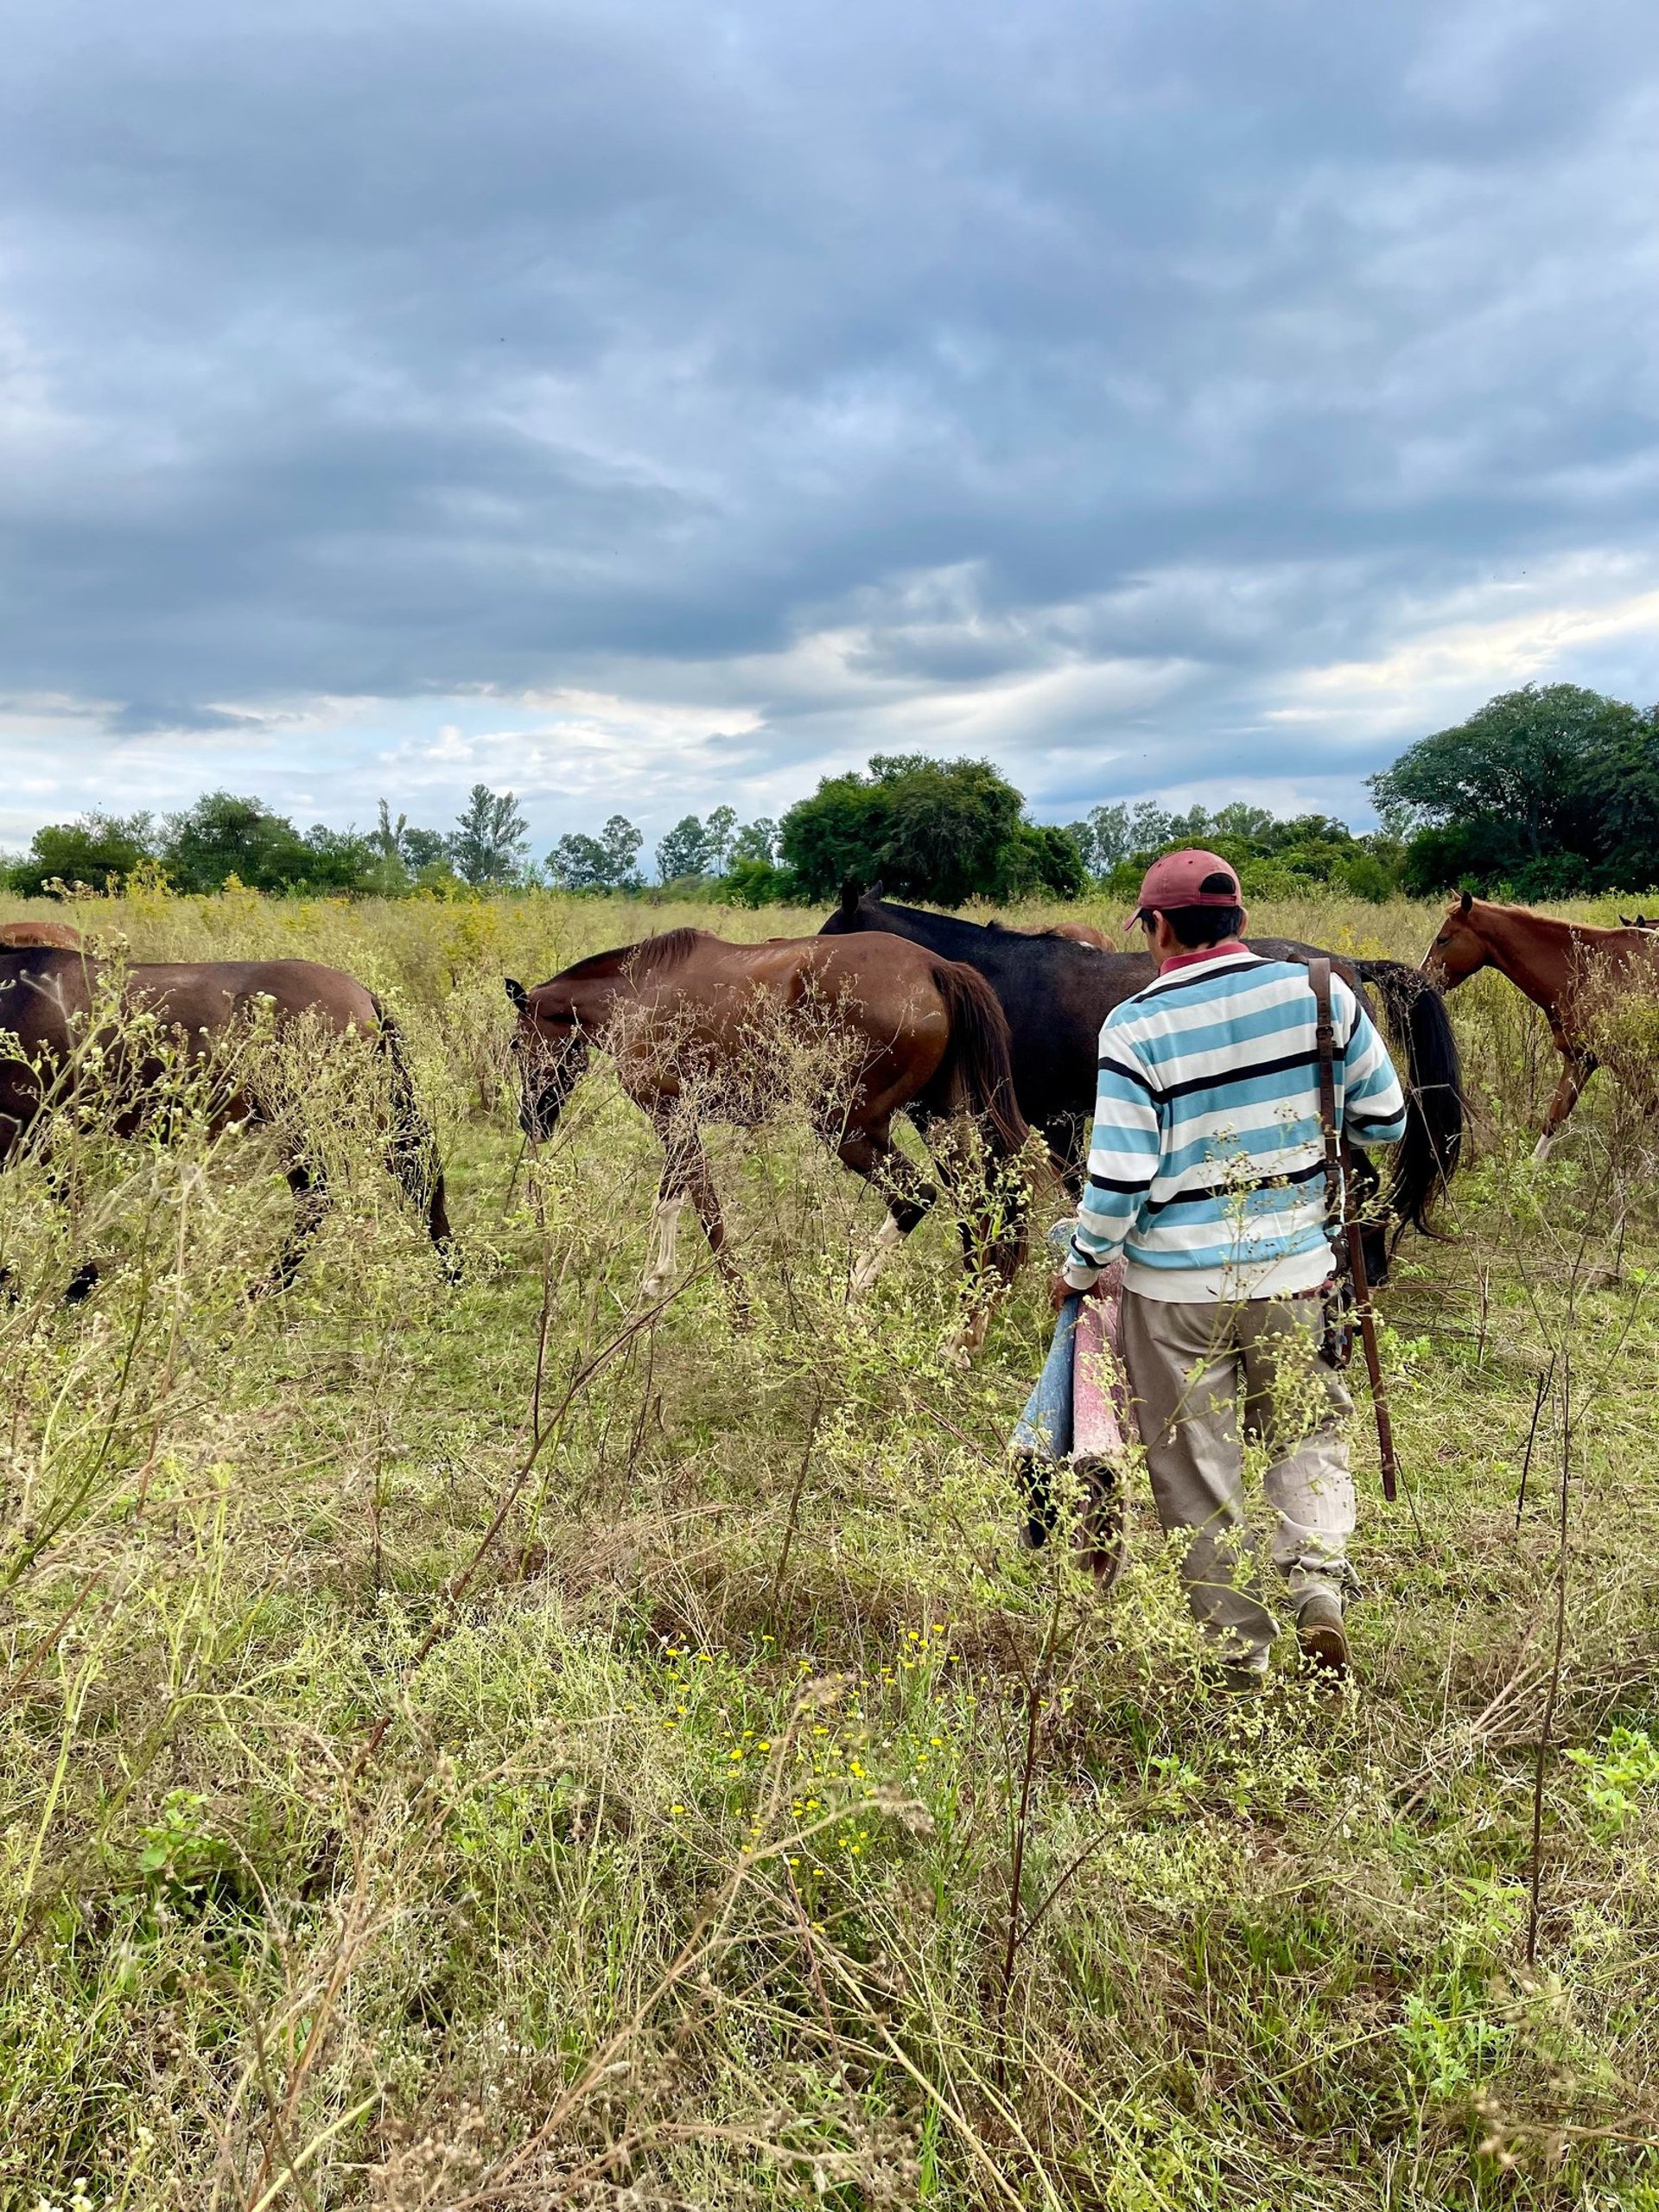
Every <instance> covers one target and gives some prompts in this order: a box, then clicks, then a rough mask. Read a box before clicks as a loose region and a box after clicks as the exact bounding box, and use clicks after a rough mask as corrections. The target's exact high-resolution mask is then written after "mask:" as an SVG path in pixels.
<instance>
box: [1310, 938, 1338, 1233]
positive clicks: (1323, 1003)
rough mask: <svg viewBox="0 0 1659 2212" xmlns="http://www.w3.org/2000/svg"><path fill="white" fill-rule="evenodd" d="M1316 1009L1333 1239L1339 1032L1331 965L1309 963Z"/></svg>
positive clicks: (1315, 1032) (1321, 1118)
mask: <svg viewBox="0 0 1659 2212" xmlns="http://www.w3.org/2000/svg"><path fill="white" fill-rule="evenodd" d="M1307 980H1308V982H1309V983H1310V984H1311V985H1312V987H1313V1005H1314V1009H1315V1016H1314V1023H1313V1041H1314V1045H1315V1046H1316V1048H1317V1050H1318V1052H1319V1125H1320V1127H1321V1128H1323V1130H1324V1132H1325V1218H1326V1220H1327V1221H1328V1222H1329V1224H1330V1226H1331V1230H1332V1235H1333V1236H1334V1235H1335V1234H1336V1233H1337V1231H1338V1230H1339V1229H1340V1227H1341V1225H1342V1140H1341V1137H1340V1136H1339V1135H1338V1130H1337V1033H1336V1027H1335V1024H1334V1022H1333V1021H1332V1014H1331V963H1330V962H1329V960H1327V959H1325V958H1323V957H1321V958H1319V959H1315V960H1310V961H1309V962H1308V963H1307Z"/></svg>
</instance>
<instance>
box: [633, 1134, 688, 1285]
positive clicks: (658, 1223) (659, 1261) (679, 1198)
mask: <svg viewBox="0 0 1659 2212" xmlns="http://www.w3.org/2000/svg"><path fill="white" fill-rule="evenodd" d="M670 1173H671V1171H669V1170H668V1169H666V1168H665V1169H664V1172H663V1179H662V1182H661V1183H660V1184H659V1185H658V1191H657V1205H656V1208H655V1210H654V1211H653V1212H652V1217H651V1258H650V1261H649V1262H647V1264H646V1268H645V1275H644V1277H643V1279H642V1281H641V1282H640V1285H639V1303H640V1304H641V1305H642V1306H654V1305H655V1304H656V1303H657V1300H658V1299H659V1298H665V1297H666V1296H667V1295H668V1293H669V1291H670V1290H671V1288H672V1287H673V1283H674V1275H675V1270H676V1268H677V1264H678V1254H679V1243H680V1216H681V1214H682V1213H683V1211H685V1200H686V1192H685V1191H684V1190H683V1189H680V1190H675V1191H671V1189H670V1188H669V1181H670Z"/></svg>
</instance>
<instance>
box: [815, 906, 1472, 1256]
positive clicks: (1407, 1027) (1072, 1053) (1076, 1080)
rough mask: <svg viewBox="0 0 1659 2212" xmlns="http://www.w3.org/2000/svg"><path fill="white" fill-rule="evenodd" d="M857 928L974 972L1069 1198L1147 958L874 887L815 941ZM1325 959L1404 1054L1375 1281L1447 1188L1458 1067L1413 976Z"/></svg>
mask: <svg viewBox="0 0 1659 2212" xmlns="http://www.w3.org/2000/svg"><path fill="white" fill-rule="evenodd" d="M858 930H887V931H892V932H893V934H894V935H895V936H898V937H907V938H914V940H915V941H916V942H917V943H918V944H925V945H926V946H927V947H928V948H929V950H931V951H934V952H938V953H943V954H944V957H945V958H946V959H947V960H959V961H961V962H963V963H964V964H965V965H966V966H968V967H969V968H977V969H978V970H979V972H980V974H981V975H982V976H984V978H985V980H986V982H988V983H989V985H990V987H991V988H992V989H993V990H994V991H995V993H996V995H997V997H998V998H999V999H1000V1000H1001V1003H1002V1010H1003V1012H1004V1014H1006V1015H1007V1021H1008V1031H1009V1035H1010V1038H1011V1039H1012V1043H1013V1059H1014V1095H1015V1096H1016V1097H1017V1098H1018V1100H1019V1102H1020V1111H1021V1112H1022V1113H1023V1114H1024V1115H1025V1117H1026V1119H1027V1121H1028V1122H1030V1123H1031V1125H1032V1127H1033V1128H1037V1129H1040V1130H1041V1131H1042V1133H1043V1135H1044V1137H1045V1139H1046V1141H1047V1144H1048V1147H1049V1150H1050V1152H1051V1154H1052V1156H1053V1159H1054V1162H1055V1165H1056V1166H1057V1167H1058V1170H1059V1172H1060V1173H1061V1175H1062V1176H1063V1177H1064V1179H1065V1182H1066V1184H1067V1185H1068V1186H1069V1187H1070V1188H1071V1189H1072V1190H1073V1191H1075V1190H1077V1189H1078V1188H1080V1187H1081V1185H1082V1179H1083V1168H1084V1157H1085V1154H1086V1150H1087V1145H1088V1135H1089V1129H1090V1124H1091V1122H1092V1119H1093V1116H1094V1107H1095V1083H1096V1073H1097V1068H1098V1060H1099V1049H1100V1048H1099V1038H1100V1027H1101V1024H1102V1022H1103V1021H1104V1020H1105V1019H1106V1017H1107V1015H1108V1014H1109V1013H1110V1012H1111V1010H1112V1008H1113V1007H1115V1006H1117V1005H1118V1004H1120V1003H1121V1001H1123V1000H1124V999H1127V998H1129V997H1131V996H1133V995H1134V994H1135V992H1136V991H1140V990H1144V989H1145V988H1146V987H1147V984H1148V983H1150V982H1152V980H1153V976H1154V972H1155V971H1154V966H1153V962H1152V958H1151V956H1150V954H1148V953H1144V952H1102V951H1098V950H1096V948H1095V947H1094V946H1093V945H1088V944H1077V942H1076V941H1075V940H1074V939H1072V938H1064V937H1056V936H1052V935H1047V934H1045V933H1043V932H1041V931H1037V932H1032V931H1025V930H1010V929H1004V928H1002V927H1001V925H1000V924H999V923H996V922H964V921H962V920H959V919H958V918H957V917H956V916H955V915H953V914H935V913H931V912H928V911H927V910H926V909H925V908H924V907H920V906H895V905H893V903H892V901H891V900H888V899H883V898H882V896H881V886H880V884H879V883H877V884H874V885H872V886H871V887H870V889H869V890H868V891H867V892H864V893H860V891H859V890H858V888H857V887H856V886H855V885H853V884H849V885H848V886H847V887H846V889H845V890H844V891H843V892H842V899H841V905H840V906H839V907H838V909H837V910H836V912H834V913H833V914H831V915H830V917H829V920H828V921H827V922H825V923H824V925H823V931H822V932H821V934H822V935H823V936H826V937H839V936H843V935H846V934H848V933H849V932H851V931H858ZM1249 942H1250V949H1251V950H1252V951H1254V952H1258V953H1261V954H1262V955H1263V956H1264V957H1267V958H1268V959H1272V960H1310V959H1313V957H1315V956H1316V955H1318V954H1319V951H1320V947H1319V946H1318V945H1310V944H1291V943H1289V942H1288V941H1287V940H1286V939H1284V938H1251V939H1250V941H1249ZM1329 957H1330V959H1331V962H1332V966H1333V967H1334V968H1335V969H1336V970H1337V972H1338V975H1340V976H1342V978H1343V979H1344V982H1346V983H1347V984H1348V985H1349V987H1350V988H1351V989H1353V990H1355V991H1357V992H1358V993H1359V995H1360V996H1361V998H1362V1000H1364V1001H1365V1003H1366V1005H1367V1007H1368V1008H1369V1007H1370V1001H1369V999H1367V998H1366V988H1367V986H1369V987H1370V988H1371V989H1372V990H1374V991H1375V992H1376V996H1377V998H1378V1000H1379V1001H1381V1003H1382V1006H1383V1012H1384V1014H1385V1015H1386V1017H1387V1019H1388V1020H1389V1025H1390V1026H1391V1027H1393V1028H1395V1030H1396V1031H1397V1032H1398V1033H1399V1034H1400V1035H1401V1036H1402V1039H1403V1042H1404V1045H1405V1048H1406V1063H1407V1083H1406V1134H1405V1135H1404V1136H1403V1137H1402V1140H1401V1141H1400V1142H1399V1144H1398V1145H1396V1146H1395V1155H1394V1173H1393V1178H1392V1180H1391V1182H1390V1185H1389V1199H1388V1209H1389V1214H1390V1215H1391V1217H1393V1221H1394V1224H1395V1226H1394V1237H1393V1239H1389V1240H1385V1239H1384V1237H1383V1236H1382V1235H1381V1234H1380V1233H1378V1234H1376V1235H1373V1236H1367V1239H1366V1247H1367V1249H1366V1255H1365V1256H1366V1262H1367V1265H1368V1267H1369V1268H1370V1269H1371V1271H1372V1274H1373V1279H1374V1280H1375V1281H1382V1279H1383V1274H1385V1273H1386V1270H1387V1259H1388V1253H1389V1249H1391V1244H1392V1242H1393V1241H1395V1240H1397V1238H1398V1236H1399V1235H1400V1232H1401V1230H1402V1229H1403V1228H1404V1227H1405V1226H1406V1224H1410V1225H1411V1226H1412V1227H1414V1228H1415V1229H1419V1230H1422V1231H1423V1232H1424V1233H1425V1234H1426V1235H1430V1236H1432V1235H1433V1234H1434V1231H1433V1229H1432V1227H1431V1225H1430V1222H1429V1209H1430V1207H1431V1206H1432V1205H1433V1201H1434V1199H1435V1198H1436V1196H1437V1195H1438V1194H1439V1192H1440V1190H1441V1189H1442V1188H1443V1186H1444V1185H1446V1183H1447V1182H1448V1181H1449V1180H1450V1179H1451V1177H1452V1171H1453V1170H1454V1169H1455V1167H1456V1166H1457V1163H1458V1154H1459V1150H1460V1149H1461V1147H1462V1143H1463V1120H1464V1093H1463V1073H1462V1065H1461V1062H1460V1060H1459V1055H1458V1042H1457V1039H1456V1037H1455V1036H1454V1035H1453V1033H1452V1024H1451V1021H1450V1019H1449V1018H1448V1016H1447V1014H1446V1001H1444V999H1443V998H1442V997H1441V996H1440V993H1439V991H1437V990H1436V989H1435V988H1434V987H1433V984H1432V983H1430V982H1428V981H1427V978H1426V977H1424V976H1421V975H1420V974H1419V973H1418V971H1417V970H1416V969H1414V968H1408V967H1406V966H1405V965H1404V963H1402V962H1401V961H1398V960H1349V959H1346V958H1344V957H1343V956H1341V955H1340V954H1337V953H1332V954H1331V955H1330V956H1329ZM1354 1166H1355V1173H1356V1180H1357V1183H1358V1184H1359V1185H1360V1187H1361V1190H1362V1192H1363V1193H1364V1194H1365V1195H1366V1196H1369V1195H1370V1192H1375V1191H1376V1188H1377V1187H1378V1177H1377V1174H1376V1169H1375V1167H1373V1166H1372V1165H1371V1162H1370V1160H1369V1159H1368V1158H1367V1157H1366V1155H1365V1154H1364V1153H1363V1152H1362V1151H1361V1150H1360V1149H1359V1148H1358V1147H1357V1146H1356V1147H1355V1148H1354Z"/></svg>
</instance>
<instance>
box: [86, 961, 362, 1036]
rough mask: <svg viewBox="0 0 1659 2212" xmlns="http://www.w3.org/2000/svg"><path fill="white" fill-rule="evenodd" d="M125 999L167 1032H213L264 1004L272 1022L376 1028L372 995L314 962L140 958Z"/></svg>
mask: <svg viewBox="0 0 1659 2212" xmlns="http://www.w3.org/2000/svg"><path fill="white" fill-rule="evenodd" d="M127 995H128V997H129V999H130V1000H131V1001H133V1002H134V1003H135V1004H137V1005H139V1006H143V1007H146V1008H148V1009H149V1010H152V1011H153V1012H155V1013H156V1014H159V1015H160V1016H161V1018H162V1020H164V1021H165V1022H166V1023H167V1024H168V1027H172V1028H178V1029H183V1030H186V1031H188V1032H191V1033H197V1034H204V1033H205V1034H212V1033H213V1032H214V1031H216V1030H219V1029H223V1028H225V1027H226V1026H227V1025H228V1024H229V1023H230V1022H232V1021H233V1020H236V1019H237V1017H238V1015H241V1014H249V1013H251V1012H253V1011H254V1010H255V1008H256V1007H258V1006H259V1005H260V1004H261V1003H262V1002H269V1004H270V1007H272V1009H273V1012H274V1015H275V1019H276V1020H277V1021H278V1022H282V1021H284V1020H297V1019H298V1018H299V1017H300V1016H301V1015H302V1014H315V1016H316V1017H317V1018H318V1019H319V1020H321V1022H322V1023H323V1024H324V1025H325V1026H326V1027H328V1028H330V1029H334V1030H336V1031H345V1030H346V1029H352V1028H356V1029H360V1030H362V1031H364V1032H365V1034H368V1035H371V1036H372V1035H375V1034H377V1033H378V1030H379V1027H380V1015H379V1009H378V1007H377V1005H376V1003H375V1000H374V995H373V993H372V991H370V990H369V989H368V988H367V987H366V986H365V985H364V984H362V983H359V982H358V980H357V978H356V977H355V976H347V975H346V974H344V973H342V971H341V970H340V969H338V968H325V967H323V966H322V965H321V963H319V962H317V961H315V960H205V961H145V962H143V963H138V964H137V965H135V966H134V967H132V968H130V969H128V971H127Z"/></svg>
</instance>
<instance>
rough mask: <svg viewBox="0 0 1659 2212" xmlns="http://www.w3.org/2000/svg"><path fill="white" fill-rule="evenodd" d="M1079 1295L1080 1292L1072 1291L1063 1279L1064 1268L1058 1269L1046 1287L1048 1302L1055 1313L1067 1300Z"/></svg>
mask: <svg viewBox="0 0 1659 2212" xmlns="http://www.w3.org/2000/svg"><path fill="white" fill-rule="evenodd" d="M1081 1295H1082V1293H1081V1292H1079V1291H1077V1290H1074V1289H1073V1288H1072V1287H1071V1284H1070V1283H1069V1282H1067V1281H1066V1279H1065V1268H1061V1269H1060V1271H1059V1272H1058V1274H1056V1276H1055V1278H1054V1280H1053V1281H1052V1283H1050V1285H1049V1286H1048V1302H1049V1304H1050V1305H1051V1306H1052V1307H1053V1309H1054V1311H1055V1312H1056V1313H1058V1312H1059V1310H1060V1308H1061V1306H1064V1305H1065V1301H1066V1300H1067V1299H1068V1298H1077V1297H1080V1296H1081Z"/></svg>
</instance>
